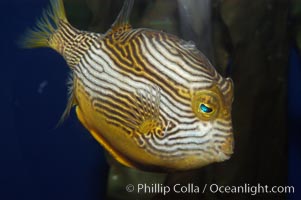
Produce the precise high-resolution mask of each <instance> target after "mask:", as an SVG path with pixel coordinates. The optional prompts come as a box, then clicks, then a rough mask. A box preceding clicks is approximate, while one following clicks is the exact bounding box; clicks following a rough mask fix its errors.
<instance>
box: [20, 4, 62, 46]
mask: <svg viewBox="0 0 301 200" xmlns="http://www.w3.org/2000/svg"><path fill="white" fill-rule="evenodd" d="M60 21H64V22H67V18H66V14H65V9H64V3H63V0H51V6H50V7H49V8H48V9H46V10H44V12H43V15H42V17H41V18H40V19H39V20H38V21H37V24H36V27H35V28H33V29H29V30H28V31H27V32H26V33H25V35H24V36H23V38H22V39H21V41H20V45H21V47H23V48H36V47H50V44H49V39H50V37H51V35H53V34H54V33H55V31H56V30H57V29H58V28H59V23H60Z"/></svg>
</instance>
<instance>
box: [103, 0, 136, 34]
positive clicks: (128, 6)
mask: <svg viewBox="0 0 301 200" xmlns="http://www.w3.org/2000/svg"><path fill="white" fill-rule="evenodd" d="M133 6H134V0H125V1H124V4H123V6H122V9H121V11H120V12H119V14H118V17H117V18H116V20H115V22H114V23H113V24H112V26H111V29H110V30H109V31H108V32H107V34H109V33H113V32H115V31H116V30H118V29H124V30H128V29H131V26H130V22H129V20H130V14H131V11H132V9H133Z"/></svg>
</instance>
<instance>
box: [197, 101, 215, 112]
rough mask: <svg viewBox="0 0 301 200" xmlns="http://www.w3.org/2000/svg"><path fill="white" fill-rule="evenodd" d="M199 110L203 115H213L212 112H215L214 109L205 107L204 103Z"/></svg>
mask: <svg viewBox="0 0 301 200" xmlns="http://www.w3.org/2000/svg"><path fill="white" fill-rule="evenodd" d="M199 110H200V111H201V112H203V113H208V114H209V113H212V111H213V109H212V108H210V107H209V106H207V105H205V104H203V103H201V104H200V107H199Z"/></svg>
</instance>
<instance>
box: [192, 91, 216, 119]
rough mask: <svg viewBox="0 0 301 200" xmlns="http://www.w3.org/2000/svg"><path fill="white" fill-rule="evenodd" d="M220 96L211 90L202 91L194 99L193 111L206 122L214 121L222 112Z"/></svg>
mask: <svg viewBox="0 0 301 200" xmlns="http://www.w3.org/2000/svg"><path fill="white" fill-rule="evenodd" d="M220 106H221V99H220V97H219V95H218V94H217V93H215V92H213V91H210V90H202V91H199V92H197V93H196V94H195V95H194V96H193V97H192V110H193V112H194V113H195V115H196V116H197V117H198V118H199V119H201V120H204V121H208V120H212V119H214V118H215V117H216V116H217V115H218V113H219V110H220Z"/></svg>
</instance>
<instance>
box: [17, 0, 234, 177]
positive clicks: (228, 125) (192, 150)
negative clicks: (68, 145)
mask: <svg viewBox="0 0 301 200" xmlns="http://www.w3.org/2000/svg"><path fill="white" fill-rule="evenodd" d="M133 6H134V0H125V1H124V5H123V7H122V8H121V11H120V13H119V15H118V16H117V18H116V20H115V22H114V23H113V24H112V26H111V27H110V29H109V30H108V31H107V32H105V33H95V32H88V31H85V30H79V29H77V28H75V27H74V26H72V25H71V24H70V23H69V21H68V19H67V17H66V13H65V9H64V3H63V1H62V0H52V1H51V6H50V7H49V8H48V9H47V10H45V11H44V13H43V15H42V18H41V19H40V20H38V22H37V24H36V27H35V28H33V29H29V30H28V31H27V32H26V34H24V38H23V39H22V46H23V47H24V48H38V47H49V48H52V49H53V50H55V51H57V52H58V53H59V54H60V55H61V56H63V58H64V59H65V61H66V64H67V65H68V66H69V68H70V74H71V75H70V77H71V78H70V84H69V85H70V86H69V98H68V103H67V106H66V109H65V111H64V113H63V115H62V118H61V120H60V122H63V121H64V120H65V119H66V118H67V117H68V115H69V113H70V110H71V109H73V108H75V111H76V115H77V118H78V119H79V121H80V122H81V124H82V125H83V126H84V127H85V128H86V129H87V130H88V132H89V133H90V134H91V135H92V136H93V137H94V138H95V139H96V140H97V141H98V142H99V143H100V145H101V146H102V147H103V148H104V149H105V150H106V151H107V152H109V154H110V155H111V156H112V157H113V158H114V159H115V160H116V161H118V162H119V163H120V164H122V165H124V166H127V167H130V168H136V169H139V170H144V171H157V172H172V171H184V170H191V169H197V168H201V167H204V166H206V165H209V164H211V163H215V162H222V161H225V160H228V159H229V158H230V157H231V155H232V154H233V150H234V139H233V138H234V137H233V128H232V117H231V110H232V103H233V99H234V97H233V96H234V94H233V90H234V84H233V81H232V79H231V78H229V77H227V78H224V77H223V76H221V75H220V74H219V73H218V72H217V71H216V69H215V68H214V66H213V65H212V64H211V63H210V61H209V60H208V59H207V58H206V56H204V54H202V53H201V52H200V51H199V50H198V49H197V47H196V45H195V44H194V43H193V42H191V41H185V40H182V39H181V38H179V37H178V36H176V35H172V34H169V33H166V32H164V31H162V30H153V29H150V28H133V27H132V26H131V24H130V22H129V18H130V13H131V10H132V8H133Z"/></svg>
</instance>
